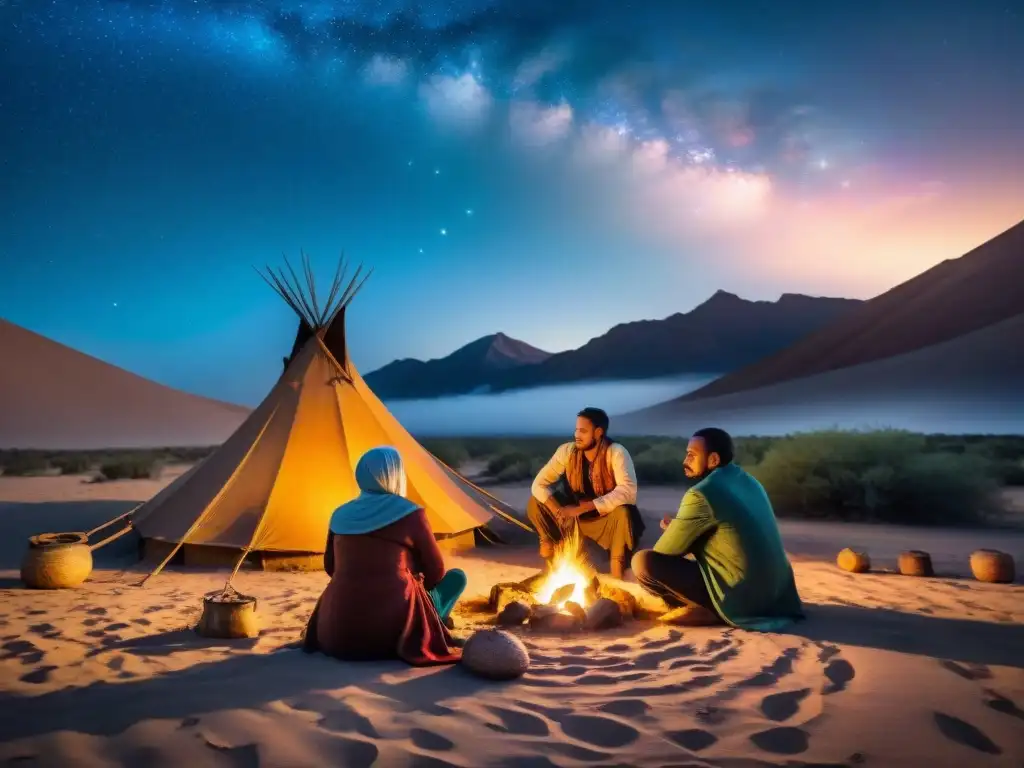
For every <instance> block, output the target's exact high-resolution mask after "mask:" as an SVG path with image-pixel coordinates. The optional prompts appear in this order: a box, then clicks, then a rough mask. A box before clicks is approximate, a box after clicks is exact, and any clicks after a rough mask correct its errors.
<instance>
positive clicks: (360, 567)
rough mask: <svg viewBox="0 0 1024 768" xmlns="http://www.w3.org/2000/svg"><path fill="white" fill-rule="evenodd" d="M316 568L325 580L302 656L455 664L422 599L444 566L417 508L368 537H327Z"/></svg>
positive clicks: (455, 653) (453, 651) (454, 651)
mask: <svg viewBox="0 0 1024 768" xmlns="http://www.w3.org/2000/svg"><path fill="white" fill-rule="evenodd" d="M324 569H325V570H326V571H327V573H328V575H330V577H331V581H330V583H329V584H328V585H327V589H325V590H324V593H323V594H322V595H321V596H320V600H319V601H318V602H317V605H316V608H314V609H313V615H312V616H311V617H310V619H309V626H308V627H307V629H306V639H305V642H304V646H305V648H306V650H308V651H316V650H319V651H322V652H323V653H326V654H327V655H329V656H334V657H336V658H339V659H345V660H351V661H355V660H379V659H393V658H400V659H403V660H404V661H406V662H408V663H409V664H412V665H414V666H427V665H433V664H453V663H455V662H457V661H459V659H460V658H461V656H462V651H461V649H459V648H456V647H453V645H452V636H451V634H450V633H449V632H448V629H447V628H446V627H445V626H444V623H443V622H442V621H441V618H440V616H438V614H437V609H436V608H435V607H434V602H433V600H431V599H430V595H429V594H427V590H428V589H432V588H433V587H434V586H435V585H436V584H437V583H438V582H439V581H440V580H441V578H442V577H443V576H444V574H445V567H444V559H443V558H442V555H441V550H440V549H439V548H438V546H437V542H436V541H435V539H434V534H433V532H432V531H431V530H430V524H429V523H428V522H427V516H426V513H425V512H424V511H423V510H422V509H418V510H416V511H415V512H413V513H412V514H410V515H407V516H405V517H403V518H402V519H401V520H398V521H396V522H394V523H391V524H390V525H387V526H384V527H383V528H380V529H378V530H376V531H372V532H370V533H364V534H359V535H351V536H342V535H336V534H333V533H329V534H328V535H327V549H326V552H325V555H324Z"/></svg>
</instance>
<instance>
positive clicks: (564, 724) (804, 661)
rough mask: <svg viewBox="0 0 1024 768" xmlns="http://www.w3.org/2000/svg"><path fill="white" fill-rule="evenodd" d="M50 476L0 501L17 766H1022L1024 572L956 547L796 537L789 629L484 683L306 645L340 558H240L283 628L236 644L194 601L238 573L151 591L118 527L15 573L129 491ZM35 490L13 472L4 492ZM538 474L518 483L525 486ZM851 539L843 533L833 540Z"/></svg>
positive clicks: (477, 567)
mask: <svg viewBox="0 0 1024 768" xmlns="http://www.w3.org/2000/svg"><path fill="white" fill-rule="evenodd" d="M69 479H70V478H54V481H57V480H69ZM33 480H34V481H38V482H34V484H33V485H32V488H33V490H31V492H28V491H22V492H21V493H20V497H21V498H29V497H31V498H34V499H36V500H37V501H38V502H39V503H38V504H5V505H0V526H3V532H4V534H5V535H4V536H3V537H0V542H2V543H0V571H2V573H0V579H3V581H0V588H2V592H0V595H2V602H0V712H2V715H3V716H2V717H0V761H4V762H7V761H11V762H13V763H14V764H27V765H43V766H110V765H125V766H128V765H147V766H149V765H153V766H180V765H191V766H197V767H198V766H255V765H261V766H287V767H289V768H292V767H297V766H307V765H308V766H324V765H344V766H353V767H356V766H369V765H371V764H372V765H378V766H423V767H427V766H432V767H436V766H466V767H467V768H470V767H471V768H476V767H477V766H509V767H512V766H577V765H607V766H611V765H618V766H623V765H629V766H669V765H692V766H767V765H789V766H796V765H804V766H806V765H812V764H813V765H833V766H838V765H876V766H893V765H929V766H936V767H938V766H951V767H952V766H964V765H971V766H986V765H992V766H1004V765H1005V766H1018V765H1020V764H1021V761H1022V760H1024V600H1022V597H1024V586H1021V585H1009V586H998V585H983V584H978V583H976V582H973V581H969V580H964V579H961V578H956V577H954V576H953V575H951V574H947V573H946V572H945V570H944V568H946V567H947V566H946V565H940V564H939V563H940V562H942V563H944V562H945V561H943V560H941V559H940V560H939V561H937V566H938V567H939V569H940V572H942V575H941V576H940V577H938V578H935V579H929V580H913V579H907V578H903V577H899V576H894V575H890V574H885V573H879V574H870V575H864V576H852V575H849V574H844V573H841V572H839V571H837V570H836V569H835V568H834V567H833V566H832V565H831V564H829V563H825V562H821V561H820V560H819V559H818V558H816V557H815V556H814V555H813V553H812V554H809V555H806V556H805V555H801V554H800V551H802V550H804V549H805V548H806V540H807V538H808V536H811V534H810V533H809V532H808V530H804V533H803V537H801V536H800V535H796V534H795V533H794V530H793V529H790V530H787V531H786V533H785V537H786V541H787V544H788V545H789V546H790V549H795V550H798V551H797V553H796V554H795V558H796V560H797V562H796V565H795V567H796V572H797V580H798V583H799V587H800V590H801V592H802V594H803V596H804V598H805V600H806V601H807V603H808V613H809V616H810V619H809V620H808V621H806V622H804V623H803V624H801V625H798V626H797V627H796V628H795V629H794V631H792V632H788V633H780V634H758V633H744V632H739V631H734V630H729V629H715V628H706V629H687V630H685V631H684V630H678V629H669V628H664V627H657V626H652V625H649V624H646V623H635V624H632V625H629V626H627V627H624V628H622V629H620V630H615V631H612V632H606V633H595V634H590V635H585V634H581V635H574V636H568V637H556V636H543V635H529V634H525V635H524V637H525V640H526V642H527V644H528V645H529V647H530V652H531V654H532V662H533V665H532V668H531V670H530V672H529V673H528V674H527V675H526V677H524V678H523V679H521V680H520V681H517V682H513V683H507V684H488V683H485V682H483V681H479V680H477V679H474V678H472V677H470V676H469V675H468V674H466V673H465V672H464V671H463V670H462V669H460V668H458V667H456V668H448V669H426V670H423V669H421V670H414V669H410V668H408V667H405V666H404V665H402V664H399V663H375V664H344V663H339V662H334V661H331V660H329V659H326V658H322V657H310V656H306V655H305V654H302V653H301V652H299V651H297V650H295V649H294V648H291V647H289V646H290V645H291V644H292V643H293V642H294V641H295V639H296V638H297V634H298V632H299V630H300V628H301V627H302V625H303V623H304V622H305V620H306V618H307V616H308V614H309V612H310V611H311V609H312V607H313V604H314V601H315V599H316V597H317V595H318V594H319V591H320V590H321V589H322V588H323V586H324V583H325V581H326V576H324V575H323V574H273V573H262V572H242V573H241V574H240V575H239V577H238V582H237V586H238V587H239V589H241V590H242V591H243V592H247V593H249V594H253V595H256V596H257V597H258V598H259V601H260V602H259V613H260V616H261V617H262V620H263V622H264V626H265V631H264V633H263V634H262V636H261V637H259V638H258V639H256V640H253V641H238V642H217V641H209V640H204V639H202V638H199V637H198V636H196V635H195V634H194V633H193V632H191V631H190V629H189V627H190V626H191V625H192V624H193V623H194V622H195V620H196V619H197V617H198V614H199V610H200V596H201V595H202V594H204V593H205V592H208V591H211V590H214V589H217V588H219V587H220V586H221V585H222V584H223V579H224V576H225V574H223V573H202V572H182V571H174V570H172V571H169V572H166V573H165V574H162V575H161V576H159V577H157V579H155V580H154V581H153V582H151V584H150V585H149V586H148V587H146V588H145V589H140V588H138V587H137V586H136V585H137V583H138V581H139V579H140V578H141V576H142V571H139V570H136V569H135V568H134V567H128V568H127V569H126V566H128V563H129V560H128V559H123V560H122V559H120V558H129V557H130V554H131V553H130V550H131V544H130V542H125V541H124V540H122V541H121V542H118V543H117V544H115V545H114V546H113V547H112V548H111V549H110V550H103V551H101V552H100V553H98V554H99V558H100V560H99V565H100V568H99V569H98V570H97V572H96V573H95V575H94V577H93V579H92V580H91V581H90V582H88V583H87V584H86V585H85V586H84V587H83V588H82V589H79V590H75V591H69V592H42V593H40V592H30V591H27V590H23V589H20V588H19V586H18V585H17V582H16V578H15V576H16V571H14V570H12V569H13V568H15V567H16V565H17V558H18V556H19V555H20V546H19V545H20V544H21V543H23V541H24V539H23V536H24V535H25V534H26V533H28V532H33V531H35V530H38V529H39V527H40V526H42V527H45V528H48V529H51V530H54V529H71V528H78V529H81V528H87V527H91V526H92V525H94V524H95V523H96V522H97V521H99V520H101V519H103V518H105V517H109V516H113V515H114V514H117V512H118V511H120V510H121V509H123V508H125V507H127V506H131V504H132V502H131V501H126V500H121V501H118V502H114V501H106V502H102V501H99V500H98V499H99V497H100V496H101V495H106V496H108V497H109V496H110V495H112V494H111V493H110V491H109V490H108V491H107V492H106V493H104V489H101V488H96V487H95V486H93V487H92V488H90V491H89V492H90V493H93V494H96V496H95V497H94V499H93V500H92V501H88V500H86V499H85V498H80V499H79V501H77V502H76V503H72V504H67V503H63V502H62V500H61V493H63V492H64V491H65V490H66V489H64V488H63V486H59V484H54V485H52V486H51V492H50V494H49V495H47V494H46V493H44V492H43V490H44V489H43V487H42V486H41V485H40V484H39V483H40V482H42V481H39V479H33ZM27 482H28V480H21V479H15V478H9V479H7V482H6V483H5V484H4V489H3V491H4V493H3V495H4V498H9V497H13V496H15V495H17V494H14V493H10V492H9V491H10V489H11V488H14V487H16V485H17V484H19V483H27ZM149 485H150V483H148V482H147V483H146V484H145V488H144V490H145V491H146V492H148V491H149V490H150V488H149ZM139 488H140V489H142V488H143V486H142V485H140V486H139ZM115 490H116V495H123V496H127V495H128V494H127V492H126V491H124V490H123V489H122V490H117V489H115ZM521 490H522V489H507V491H506V490H503V491H502V494H503V495H506V496H507V497H508V500H509V501H510V502H514V501H517V500H518V498H519V495H521ZM661 495H665V498H666V499H667V498H668V496H669V495H671V494H667V495H666V494H652V495H651V498H650V500H649V502H650V503H649V504H648V506H649V507H650V511H652V512H655V513H656V512H657V511H659V510H657V509H656V508H657V507H658V506H659V505H660V504H662V503H663V502H664V500H663V499H661ZM664 503H667V502H664ZM805 526H806V524H805ZM810 528H811V529H813V528H814V526H813V525H812V526H810ZM868 528H878V529H879V530H878V531H876V532H875V533H873V534H869V532H868V531H867V529H868ZM825 530H826V536H825V538H827V537H828V536H832V537H833V538H835V537H836V532H837V531H839V532H840V533H839V538H840V539H841V538H842V537H843V534H842V533H841V532H842V531H844V530H849V531H850V532H851V537H858V538H865V537H869V536H875V537H876V538H870V539H868V540H869V541H870V542H876V541H877V542H879V543H880V542H885V541H888V542H889V545H890V546H892V547H899V546H901V544H900V542H901V541H906V542H907V543H906V544H905V545H904V546H908V545H911V542H910V540H908V539H905V538H903V537H904V536H907V535H914V536H916V537H917V538H916V540H914V541H913V543H912V545H913V546H920V547H923V548H928V547H930V546H933V545H934V547H935V549H936V551H940V550H943V548H953V549H955V547H956V539H955V538H948V539H944V540H942V542H943V543H940V542H939V540H937V539H934V538H929V537H935V536H936V535H938V534H939V533H941V532H935V531H921V532H916V533H913V532H911V534H906V533H900V532H899V531H898V530H896V531H895V532H894V531H893V530H889V531H888V534H886V532H885V531H883V530H882V529H881V527H879V526H873V527H868V526H860V527H852V528H849V529H846V528H845V527H843V526H838V527H837V526H832V527H831V528H828V527H827V528H826V529H825ZM961 536H963V534H961ZM970 536H973V537H974V539H975V540H974V541H968V540H967V539H966V537H965V538H964V540H963V545H964V546H965V547H966V546H973V545H974V544H976V543H977V542H978V541H984V540H986V539H994V540H995V541H997V542H1000V543H1001V544H1002V545H1003V548H1012V550H1013V551H1014V552H1015V553H1016V554H1017V556H1018V559H1020V558H1021V557H1022V556H1024V534H1013V533H1006V532H987V533H986V532H978V533H975V534H970ZM818 539H819V541H818V543H817V544H816V546H820V545H821V544H822V542H823V539H822V536H820V535H819V536H818ZM840 543H848V541H842V542H838V541H837V542H834V543H833V544H832V546H833V547H836V548H837V547H838V546H839V545H840ZM962 554H966V553H962ZM883 560H885V558H883ZM884 564H886V562H883V565H884ZM449 565H450V566H459V567H462V568H464V569H465V570H466V571H467V573H468V575H469V580H470V584H469V595H470V596H473V595H479V594H482V593H484V592H486V591H487V589H488V588H489V587H490V585H491V584H493V583H495V582H497V581H502V580H508V579H513V578H518V577H522V576H525V575H527V574H529V573H531V572H532V571H533V570H534V569H535V568H536V566H537V563H536V561H535V554H534V551H533V549H532V548H504V549H500V550H496V549H488V550H477V551H475V552H474V553H472V554H467V555H462V556H459V557H453V558H451V561H450V563H449ZM961 566H962V561H961ZM628 586H629V587H630V588H631V589H636V587H635V585H628ZM470 607H471V606H470V605H469V604H468V603H467V604H466V605H464V606H461V607H460V608H459V609H458V613H457V622H458V624H459V629H458V631H457V632H458V633H459V634H466V633H468V632H469V631H471V630H472V628H473V627H474V626H475V625H476V624H478V623H479V622H480V621H481V620H482V617H481V615H480V614H478V613H474V612H472V611H471V610H470Z"/></svg>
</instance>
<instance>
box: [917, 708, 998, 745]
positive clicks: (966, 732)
mask: <svg viewBox="0 0 1024 768" xmlns="http://www.w3.org/2000/svg"><path fill="white" fill-rule="evenodd" d="M932 716H933V717H934V718H935V725H936V726H937V727H938V729H939V733H941V734H942V735H943V736H945V737H946V738H947V739H949V740H950V741H955V742H956V743H957V744H962V745H963V746H965V747H970V748H971V749H976V750H978V751H979V752H985V753H987V754H989V755H1001V754H1002V753H1003V750H1002V749H1001V748H1000V747H999V745H998V744H996V743H995V742H994V741H992V739H990V738H989V737H988V736H986V735H985V734H984V733H982V732H981V731H980V730H979V729H978V728H976V727H975V726H973V725H971V724H970V723H968V722H967V721H966V720H961V719H960V718H959V717H953V716H952V715H947V714H945V713H944V712H933V713H932Z"/></svg>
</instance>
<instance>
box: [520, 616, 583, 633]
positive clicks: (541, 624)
mask: <svg viewBox="0 0 1024 768" xmlns="http://www.w3.org/2000/svg"><path fill="white" fill-rule="evenodd" d="M582 626H583V622H582V621H580V620H579V619H578V618H577V617H575V616H573V615H572V614H569V613H562V612H561V611H555V612H554V613H544V614H541V615H539V616H538V615H534V616H533V617H531V618H530V629H535V630H539V631H541V632H575V631H576V630H578V629H580V628H581V627H582Z"/></svg>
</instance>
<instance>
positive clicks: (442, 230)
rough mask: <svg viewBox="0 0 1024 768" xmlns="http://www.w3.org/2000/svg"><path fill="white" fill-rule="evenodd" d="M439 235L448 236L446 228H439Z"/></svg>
mask: <svg viewBox="0 0 1024 768" xmlns="http://www.w3.org/2000/svg"><path fill="white" fill-rule="evenodd" d="M441 234H442V235H447V234H448V230H447V229H446V228H444V227H441Z"/></svg>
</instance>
